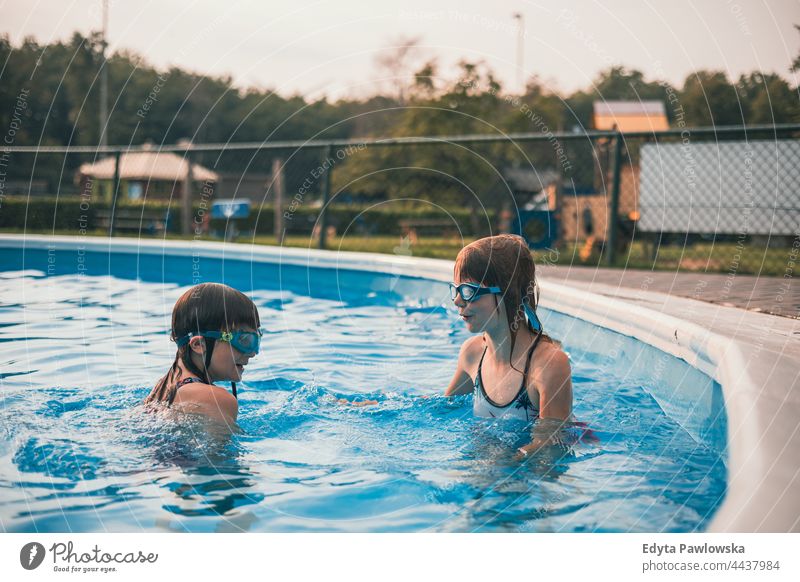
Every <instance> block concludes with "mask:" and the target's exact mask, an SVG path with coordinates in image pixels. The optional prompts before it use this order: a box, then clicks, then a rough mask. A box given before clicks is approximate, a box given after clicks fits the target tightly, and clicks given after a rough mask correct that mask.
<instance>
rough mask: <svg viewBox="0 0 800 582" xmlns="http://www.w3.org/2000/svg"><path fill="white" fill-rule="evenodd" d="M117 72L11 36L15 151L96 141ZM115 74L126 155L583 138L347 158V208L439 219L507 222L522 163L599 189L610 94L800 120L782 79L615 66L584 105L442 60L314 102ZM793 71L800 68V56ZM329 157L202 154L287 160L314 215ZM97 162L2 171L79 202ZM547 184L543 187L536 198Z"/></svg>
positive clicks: (711, 114) (8, 76)
mask: <svg viewBox="0 0 800 582" xmlns="http://www.w3.org/2000/svg"><path fill="white" fill-rule="evenodd" d="M389 61H391V59H389ZM102 66H103V58H102V41H101V39H100V37H99V36H96V35H92V36H88V37H85V36H82V35H80V34H78V33H76V34H74V35H73V37H72V38H71V39H70V40H69V41H66V42H56V43H52V44H49V45H40V44H38V43H37V42H35V41H34V40H31V39H27V40H25V41H23V42H22V44H21V45H20V46H12V45H11V43H10V42H9V40H8V38H7V37H0V67H1V68H0V132H3V133H5V135H6V138H9V137H11V138H13V139H11V141H12V142H13V143H11V144H9V143H8V139H6V145H96V144H97V143H98V141H99V136H100V121H99V113H98V112H99V107H100V106H99V103H100V70H101V67H102ZM105 66H107V67H108V74H109V113H110V120H109V125H108V130H107V134H108V135H107V137H108V139H107V141H108V143H109V144H112V145H128V144H130V145H136V144H143V143H146V142H153V143H155V144H172V143H177V142H178V141H179V140H181V139H191V140H192V141H193V142H195V143H209V142H214V143H235V142H262V141H269V142H274V141H279V140H307V139H326V138H355V137H368V136H436V135H439V136H452V135H463V134H493V135H498V134H501V133H519V132H527V133H540V134H542V135H545V136H547V135H550V136H552V134H553V133H555V132H558V131H563V132H567V133H570V134H573V135H574V138H573V139H561V140H555V139H545V140H543V141H540V142H536V143H530V142H526V143H522V144H519V143H517V144H509V143H492V144H472V145H470V147H463V145H460V144H446V143H445V144H442V143H439V144H437V145H436V146H433V145H413V146H412V145H406V146H402V147H369V148H364V149H355V150H353V151H348V152H333V153H332V159H331V163H332V164H334V165H335V166H336V168H335V171H334V172H333V191H334V194H335V195H336V196H337V200H341V201H345V202H346V201H350V202H363V203H373V202H377V201H381V200H386V199H391V200H394V201H397V200H409V201H410V202H409V203H410V204H418V202H419V201H420V200H421V201H424V202H423V206H425V205H429V206H430V205H433V206H431V207H432V208H433V207H438V206H443V207H447V208H452V207H470V208H471V209H472V214H473V216H475V217H477V216H480V215H482V213H483V212H484V211H485V209H486V208H494V209H495V210H496V211H497V212H499V211H500V207H501V206H502V204H503V203H502V200H503V199H506V200H507V199H508V194H509V185H508V184H507V183H506V182H505V181H504V180H503V179H502V178H501V176H500V174H501V173H502V172H503V171H504V170H505V169H506V168H509V167H515V166H518V167H529V168H530V167H533V168H535V169H536V172H537V174H542V173H546V171H547V170H553V171H557V172H558V175H559V179H561V180H562V181H563V182H571V183H572V184H573V185H574V187H575V188H576V190H577V189H578V188H587V187H588V188H591V187H593V185H594V184H595V183H596V176H597V171H598V167H600V166H603V164H604V163H605V162H604V160H605V159H606V158H607V152H605V153H604V151H603V150H602V144H599V143H597V142H595V143H592V142H590V141H588V140H586V139H585V138H581V136H580V135H581V132H582V129H584V128H586V129H588V128H590V127H591V116H592V107H593V103H594V102H595V101H596V100H598V99H603V100H639V99H641V100H651V99H657V100H661V101H662V102H664V104H665V107H666V111H667V115H668V117H669V119H670V121H676V120H679V121H680V122H681V123H683V124H685V125H686V126H689V127H692V126H711V125H742V124H745V125H751V124H761V123H792V122H794V123H797V122H800V102H799V101H798V88H797V87H791V86H790V85H789V83H788V82H787V81H786V80H785V79H784V78H783V77H781V76H780V75H776V74H761V73H757V72H754V73H750V74H747V75H742V76H741V77H740V78H739V79H738V80H736V81H732V80H730V79H728V77H727V76H726V75H725V73H724V72H720V71H697V72H696V73H692V74H691V75H689V76H687V78H686V80H685V81H684V83H683V85H682V86H680V87H673V86H670V85H669V84H667V83H664V82H661V81H659V80H654V79H646V78H645V76H644V74H643V73H641V72H640V71H636V70H627V69H625V68H623V67H612V68H610V69H608V70H606V71H604V72H602V73H601V74H600V75H599V76H598V77H597V79H595V81H594V82H593V83H592V85H591V86H590V87H588V88H586V89H584V90H581V91H576V92H573V93H571V94H569V95H560V94H558V93H556V92H554V91H552V90H550V89H549V88H548V87H547V86H546V84H544V83H543V82H541V81H540V80H539V79H537V78H532V79H530V81H529V83H528V84H527V87H526V90H525V92H524V94H523V95H518V94H511V93H510V92H509V91H508V90H506V89H504V88H503V87H502V85H501V83H500V82H499V81H498V80H497V79H496V78H495V76H494V74H493V72H492V71H491V69H490V68H489V67H487V66H486V65H485V64H483V63H480V62H468V61H463V62H461V63H459V65H458V69H457V70H456V71H442V70H440V66H439V65H438V64H437V62H435V61H430V62H428V63H426V64H425V65H424V66H422V67H418V68H417V69H418V70H416V71H414V70H413V69H412V70H408V71H406V73H405V74H403V75H399V76H398V77H396V79H397V82H396V83H395V87H394V89H395V90H393V91H391V94H388V93H386V92H384V93H385V94H378V95H374V96H372V97H369V98H363V99H340V100H337V101H329V100H326V99H321V100H317V101H310V100H308V99H306V98H304V97H303V96H300V95H294V96H287V95H281V94H278V93H275V92H272V91H268V90H262V89H239V88H236V87H234V86H233V84H232V79H230V78H228V77H208V76H204V75H201V74H197V73H192V72H189V71H186V70H182V69H179V68H171V69H169V70H158V69H156V68H155V67H153V66H152V65H150V64H148V63H147V61H146V60H145V59H144V58H143V57H141V56H140V55H137V54H135V53H132V52H127V51H118V52H116V53H114V54H113V55H111V56H110V57H109V59H108V61H107V62H106V65H105ZM792 66H793V67H794V68H798V67H800V57H798V59H796V60H795V62H794V63H793V64H792ZM787 69H788V67H787ZM7 130H8V131H7ZM3 155H5V154H3ZM632 155H635V154H632ZM320 156H321V151H320V150H315V151H307V150H303V151H300V152H296V151H291V150H283V151H280V152H276V151H262V152H259V153H257V154H256V153H253V152H245V151H226V152H224V153H222V154H220V153H219V152H206V153H204V154H201V155H198V156H197V157H196V158H195V159H196V161H197V162H199V163H201V164H204V165H206V166H208V167H211V168H213V169H214V170H215V171H218V172H225V173H227V175H234V176H236V175H244V174H258V175H261V176H265V175H268V174H269V172H270V171H271V167H272V162H273V158H279V159H280V160H281V161H282V162H285V166H284V168H285V169H284V174H285V181H284V183H285V187H286V192H287V196H289V197H294V199H293V202H292V203H293V204H303V203H304V202H306V201H307V200H308V199H310V198H315V197H318V196H319V194H320V192H321V188H322V181H320V180H319V179H318V177H319V175H320V171H319V166H320V164H321V163H324V161H323V160H321V159H320ZM93 159H94V156H80V155H69V156H63V157H61V158H59V157H58V156H56V155H53V154H51V155H49V157H48V156H46V155H43V154H42V155H37V156H34V155H27V154H15V157H14V158H13V160H11V159H9V158H4V159H3V160H0V161H2V163H3V164H4V165H7V170H8V171H7V174H8V175H7V177H6V179H7V180H8V182H6V192H7V193H8V192H10V188H11V184H12V180H15V181H16V184H17V187H21V188H22V189H23V191H25V188H27V184H29V183H30V184H32V185H34V184H35V182H36V181H37V180H39V181H40V183H41V184H44V186H42V188H43V189H44V190H45V192H46V193H50V194H59V193H74V192H76V188H77V186H76V182H75V178H74V177H75V175H76V170H77V168H78V166H79V165H80V163H82V162H85V161H93ZM20 184H21V186H19V185H20ZM235 186H236V183H235V181H233V182H232V181H230V180H228V182H226V186H225V188H224V189H221V192H220V195H222V196H223V197H229V196H232V195H236V193H235V191H234V190H233V188H234V187H235ZM32 187H33V186H32ZM540 187H541V186H537V185H536V184H528V186H527V187H524V188H522V189H523V190H530V191H535V190H537V189H538V188H540ZM298 196H299V198H298ZM266 201H269V200H268V196H267V194H266V191H265V193H264V196H263V200H257V201H256V202H266ZM437 205H438V206H437Z"/></svg>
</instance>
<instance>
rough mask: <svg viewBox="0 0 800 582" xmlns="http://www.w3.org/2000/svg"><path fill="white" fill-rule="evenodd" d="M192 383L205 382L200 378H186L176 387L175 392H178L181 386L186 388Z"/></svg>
mask: <svg viewBox="0 0 800 582" xmlns="http://www.w3.org/2000/svg"><path fill="white" fill-rule="evenodd" d="M192 382H203V381H202V380H201V379H200V378H195V377H193V376H192V377H189V378H184V379H183V380H181V381H180V382H178V383H177V384H176V385H175V390H176V391H177V390H178V388H180V387H181V386H185V385H186V384H191V383H192Z"/></svg>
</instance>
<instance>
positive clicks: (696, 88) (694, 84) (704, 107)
mask: <svg viewBox="0 0 800 582" xmlns="http://www.w3.org/2000/svg"><path fill="white" fill-rule="evenodd" d="M680 102H681V105H682V106H683V109H684V111H685V112H686V124H687V125H689V126H712V125H740V124H742V123H743V122H744V109H743V106H742V103H741V101H740V100H739V96H738V95H737V93H736V88H735V87H734V86H733V85H731V83H730V82H729V81H728V77H727V76H726V75H725V73H724V72H722V71H697V72H696V73H692V74H691V75H689V76H688V77H686V81H685V82H684V84H683V89H682V91H681V93H680Z"/></svg>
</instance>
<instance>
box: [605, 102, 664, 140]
mask: <svg viewBox="0 0 800 582" xmlns="http://www.w3.org/2000/svg"><path fill="white" fill-rule="evenodd" d="M592 127H593V128H594V129H599V130H604V131H609V130H615V131H621V132H623V133H625V132H631V131H663V130H665V129H669V120H668V119H667V111H666V109H665V108H664V102H663V101H595V102H594V109H593V113H592Z"/></svg>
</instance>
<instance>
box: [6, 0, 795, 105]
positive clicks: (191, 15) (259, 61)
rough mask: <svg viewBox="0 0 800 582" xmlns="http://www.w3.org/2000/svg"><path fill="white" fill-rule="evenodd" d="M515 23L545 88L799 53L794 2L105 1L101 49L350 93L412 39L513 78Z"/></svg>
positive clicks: (16, 27)
mask: <svg viewBox="0 0 800 582" xmlns="http://www.w3.org/2000/svg"><path fill="white" fill-rule="evenodd" d="M0 7H1V8H0V34H8V35H9V36H10V38H11V40H12V42H13V43H15V44H16V43H19V41H20V40H21V39H22V38H23V37H25V36H27V35H32V36H34V37H35V38H36V39H37V40H38V41H39V42H40V43H47V42H50V41H53V40H60V39H66V38H68V37H69V36H70V35H71V34H72V33H73V32H74V31H76V30H78V31H81V32H83V33H88V32H90V31H92V30H99V29H100V28H101V20H102V18H101V14H102V11H101V8H100V7H101V0H29V1H21V0H0ZM515 12H518V13H521V14H522V15H523V17H524V25H525V26H524V28H525V36H524V57H523V71H524V76H525V77H526V78H527V77H529V76H531V75H533V74H536V75H539V76H540V77H541V78H543V79H544V80H545V81H546V82H547V84H548V85H550V86H551V87H552V88H553V89H557V90H560V91H564V92H570V91H572V90H574V89H577V88H583V87H586V86H588V85H589V83H590V81H591V80H592V79H593V78H594V77H595V76H596V74H597V73H598V71H600V70H602V69H605V68H607V67H608V66H610V65H612V64H622V65H625V66H627V67H630V68H636V69H639V70H641V71H643V72H644V73H645V75H646V76H647V77H648V78H650V79H655V78H658V79H665V80H668V81H670V82H672V83H674V84H681V83H682V81H683V79H684V78H685V77H686V75H687V74H688V73H690V72H692V71H695V70H697V69H716V70H724V71H725V72H727V73H728V75H729V77H731V78H734V79H735V78H737V77H738V76H739V75H740V74H741V73H743V72H750V71H756V70H759V71H765V72H777V73H779V74H780V75H782V76H783V77H785V78H787V79H790V80H791V82H792V83H793V84H796V83H797V77H796V76H794V75H792V74H791V73H789V70H788V69H789V66H790V64H791V62H792V59H793V58H794V57H795V56H797V54H798V53H800V33H798V31H797V30H796V29H795V28H794V26H793V24H800V0H773V1H766V0H695V1H694V2H690V1H688V0H670V1H668V2H664V1H657V0H605V1H603V2H600V1H597V0H580V1H579V0H538V1H535V2H529V1H525V0H494V1H492V2H489V1H487V0H482V1H480V0H439V1H437V0H424V1H423V0H402V1H399V2H379V1H373V2H365V1H363V0H362V1H359V0H335V1H333V0H319V1H316V2H315V1H311V0H268V1H266V0H261V1H252V0H251V1H242V0H224V1H220V0H110V21H109V43H110V45H111V48H112V50H116V49H122V48H125V49H132V50H134V51H136V52H137V53H140V54H142V55H144V56H145V58H146V59H147V60H148V61H150V62H151V63H152V64H154V65H156V66H157V67H159V68H163V67H166V66H168V65H178V66H180V67H183V68H187V69H190V70H193V71H195V72H199V73H203V74H210V75H221V74H230V75H231V76H232V77H233V78H234V81H235V84H236V85H238V86H240V87H249V86H255V87H260V88H274V89H277V90H278V91H279V92H280V93H282V94H284V95H286V94H292V93H301V94H304V95H306V96H310V97H320V96H321V95H323V94H324V95H328V96H330V97H334V98H335V97H341V96H361V95H365V94H368V93H371V92H374V91H375V90H376V89H377V87H378V85H377V83H378V81H377V78H378V76H379V72H378V69H377V68H376V65H375V58H376V56H377V55H378V54H380V53H381V51H385V50H386V47H387V46H391V45H392V43H393V41H394V42H396V41H397V39H399V38H403V37H406V38H407V37H414V36H417V37H419V38H420V39H421V40H420V45H421V48H420V50H419V53H418V57H417V62H418V64H422V63H423V62H424V61H425V60H429V59H431V58H433V57H437V58H438V59H439V62H440V63H441V65H442V66H441V73H442V74H443V75H444V76H448V77H454V76H455V63H457V62H458V61H459V60H460V59H468V60H471V61H477V60H483V61H485V62H486V63H487V64H488V65H489V66H490V67H491V68H492V69H493V70H494V71H495V72H496V73H497V75H498V76H499V78H500V80H501V81H502V82H503V84H504V86H506V87H507V88H510V89H513V88H515V87H516V86H517V84H516V83H517V81H516V80H517V70H518V69H517V60H516V47H517V41H518V35H517V27H516V21H515V20H514V19H513V17H512V15H513V14H514V13H515Z"/></svg>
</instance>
